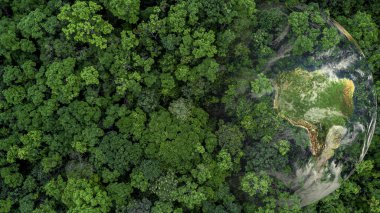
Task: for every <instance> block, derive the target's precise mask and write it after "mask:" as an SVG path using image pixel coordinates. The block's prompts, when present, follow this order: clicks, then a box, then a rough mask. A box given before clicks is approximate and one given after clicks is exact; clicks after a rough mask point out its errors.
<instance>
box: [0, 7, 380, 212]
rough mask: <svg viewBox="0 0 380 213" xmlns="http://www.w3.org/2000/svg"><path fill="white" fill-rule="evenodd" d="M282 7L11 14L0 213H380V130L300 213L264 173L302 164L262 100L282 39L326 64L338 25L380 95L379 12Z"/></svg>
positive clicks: (2, 36) (0, 18) (4, 62)
mask: <svg viewBox="0 0 380 213" xmlns="http://www.w3.org/2000/svg"><path fill="white" fill-rule="evenodd" d="M273 2H277V1H256V2H255V1H252V0H233V1H226V0H188V1H171V0H159V1H153V0H147V1H139V0H110V1H108V0H93V1H78V0H74V1H67V0H15V1H11V0H0V212H35V213H47V212H48V213H50V212H153V213H167V212H175V213H181V212H215V213H220V212H233V213H239V212H300V211H302V210H303V211H305V212H354V211H356V212H379V209H380V197H379V190H378V189H379V188H380V181H379V177H380V175H379V169H380V168H379V163H380V155H379V149H380V148H379V144H380V143H379V142H380V141H379V139H380V138H379V136H378V135H379V134H380V132H379V131H378V130H377V132H376V135H375V137H374V142H373V144H372V145H371V147H370V150H369V154H368V157H367V158H366V160H365V161H363V162H362V163H361V164H359V165H357V172H356V173H355V174H354V175H353V176H352V177H351V178H350V179H349V181H347V182H345V183H344V184H343V186H342V187H341V188H340V189H339V190H337V191H336V192H335V193H333V194H332V195H330V196H329V197H327V198H326V199H324V200H323V201H320V202H319V203H317V204H314V205H311V206H308V207H306V208H304V209H302V210H301V208H300V207H299V200H298V199H297V197H295V196H293V195H292V194H291V193H289V192H288V189H286V188H285V187H284V186H282V185H281V184H280V183H278V182H276V181H275V179H272V178H271V177H270V174H269V173H268V174H265V173H260V171H261V170H263V169H267V170H270V171H276V170H277V169H284V168H289V163H288V161H289V159H290V158H291V157H292V156H291V153H292V149H293V145H292V141H287V140H281V138H280V139H279V138H274V136H273V135H274V133H275V132H276V131H278V130H279V129H280V127H281V125H283V123H282V120H281V119H280V118H279V117H278V116H277V114H275V113H274V112H273V110H272V106H273V102H272V100H271V99H269V98H265V95H269V94H271V93H272V91H273V88H272V82H270V80H269V79H270V78H271V73H270V72H269V71H268V70H266V67H265V65H266V64H267V62H268V61H269V60H270V58H271V57H273V56H275V55H276V54H277V53H276V50H275V49H276V48H277V47H278V45H279V43H281V36H282V33H283V29H284V28H286V26H287V25H289V30H290V32H292V35H294V36H293V37H289V38H287V39H290V40H291V41H294V47H293V53H295V54H298V55H303V54H306V55H307V54H308V53H309V52H310V51H312V50H314V49H315V48H317V49H318V50H328V49H330V48H333V47H334V46H335V45H337V43H338V42H339V39H340V37H339V36H337V35H338V32H337V31H336V30H334V29H331V28H329V27H328V26H324V25H323V21H322V20H323V19H322V17H323V16H325V15H327V16H328V15H329V14H331V15H332V17H334V18H335V19H336V20H337V21H339V22H340V23H341V24H342V25H343V26H344V27H345V28H346V29H347V30H348V31H349V32H350V33H351V34H352V36H353V37H354V38H355V39H357V41H358V43H359V45H360V46H361V48H362V49H363V52H364V54H365V55H366V57H368V59H369V63H370V66H371V68H372V69H373V70H374V76H375V81H376V82H377V83H376V85H377V90H378V91H380V82H379V81H378V78H379V73H378V69H379V68H380V63H379V61H380V52H379V47H380V45H379V44H380V43H379V41H380V40H379V30H378V26H379V24H380V17H379V15H380V13H379V11H380V4H379V3H378V1H374V0H371V1H365V3H364V1H362V0H360V1H324V2H321V3H320V7H318V6H317V4H315V3H307V2H306V1H304V0H302V1H297V0H290V1H285V4H284V5H285V6H284V7H283V8H280V7H272V5H271V4H272V3H273ZM281 2H283V1H281ZM303 3H306V4H303ZM299 5H303V6H300V7H303V9H302V10H301V9H300V7H298V6H299ZM324 9H329V12H327V11H326V10H324ZM284 10H288V12H290V15H289V16H287V15H286V14H285V13H284ZM315 26H322V27H320V28H321V30H316V29H319V28H318V27H315ZM299 137H301V136H299ZM303 145H304V144H303ZM289 169H290V168H289ZM281 200H290V201H289V203H291V204H289V203H280V202H279V201H281Z"/></svg>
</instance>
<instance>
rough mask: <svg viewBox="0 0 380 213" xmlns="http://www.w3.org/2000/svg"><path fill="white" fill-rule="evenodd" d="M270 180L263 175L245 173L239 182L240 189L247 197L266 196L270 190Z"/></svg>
mask: <svg viewBox="0 0 380 213" xmlns="http://www.w3.org/2000/svg"><path fill="white" fill-rule="evenodd" d="M271 182H272V180H271V179H270V177H269V176H268V175H267V174H265V173H260V174H255V173H253V172H249V173H246V174H245V175H244V176H243V178H242V180H241V189H242V190H243V191H244V192H246V193H248V195H249V196H254V195H256V194H259V195H266V194H267V193H268V191H269V189H270V185H271Z"/></svg>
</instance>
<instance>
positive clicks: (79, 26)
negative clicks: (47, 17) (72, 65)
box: [57, 1, 113, 49]
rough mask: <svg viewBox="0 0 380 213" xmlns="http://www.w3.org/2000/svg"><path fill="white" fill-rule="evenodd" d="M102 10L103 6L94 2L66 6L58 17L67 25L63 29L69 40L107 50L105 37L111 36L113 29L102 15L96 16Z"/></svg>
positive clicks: (78, 2) (77, 2) (81, 2)
mask: <svg viewBox="0 0 380 213" xmlns="http://www.w3.org/2000/svg"><path fill="white" fill-rule="evenodd" d="M101 9H102V6H100V5H98V4H96V3H95V2H92V1H89V2H84V1H76V2H75V3H74V4H73V5H68V4H66V5H64V6H63V7H62V8H61V12H60V13H59V15H58V16H57V17H58V19H59V20H60V21H65V23H67V25H66V27H65V28H63V29H62V31H63V32H64V33H65V35H66V37H67V39H71V38H74V40H75V41H79V42H88V43H90V44H92V45H95V46H97V47H99V48H101V49H104V48H106V47H107V39H106V38H105V37H104V36H106V35H107V34H110V33H111V32H112V30H113V27H112V25H111V24H109V23H108V22H107V21H104V20H103V18H102V17H101V15H97V14H96V13H97V12H98V11H100V10H101Z"/></svg>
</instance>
